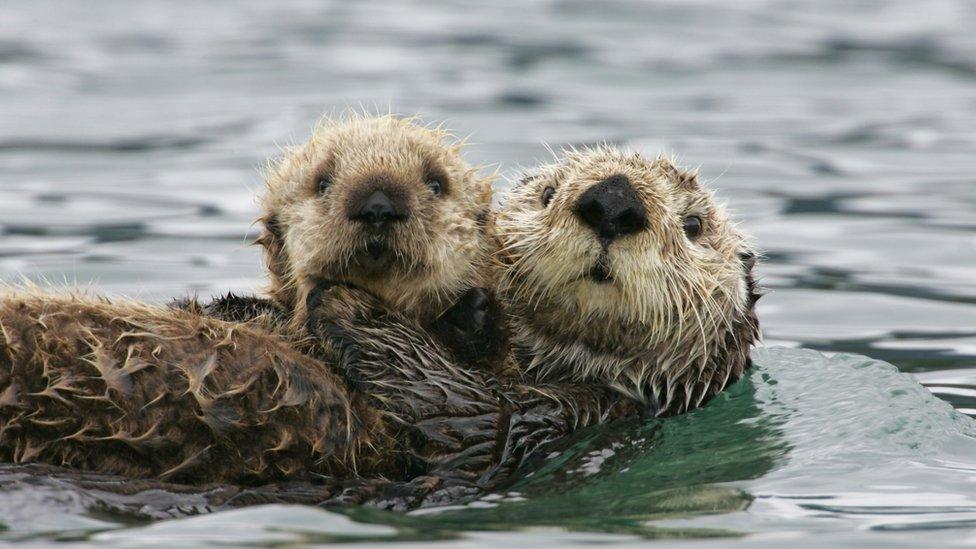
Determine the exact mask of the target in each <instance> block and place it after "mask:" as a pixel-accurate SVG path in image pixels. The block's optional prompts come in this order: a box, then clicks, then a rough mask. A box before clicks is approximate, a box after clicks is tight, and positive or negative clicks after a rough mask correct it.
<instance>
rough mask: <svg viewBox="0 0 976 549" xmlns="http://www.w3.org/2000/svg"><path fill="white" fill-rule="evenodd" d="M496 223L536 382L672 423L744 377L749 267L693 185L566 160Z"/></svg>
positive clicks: (634, 158) (640, 161)
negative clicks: (630, 405)
mask: <svg viewBox="0 0 976 549" xmlns="http://www.w3.org/2000/svg"><path fill="white" fill-rule="evenodd" d="M495 223H496V228H495V230H496V232H497V236H498V238H499V239H500V241H501V250H502V251H501V253H500V257H501V260H502V262H503V263H504V265H505V266H506V271H505V274H504V275H503V280H502V284H501V291H502V294H503V296H504V298H505V300H506V302H507V304H508V306H509V309H510V312H511V313H512V337H513V341H514V343H515V345H516V349H517V351H518V352H519V354H520V355H521V357H522V359H523V362H524V364H525V367H526V368H527V371H528V372H529V373H533V372H534V374H535V376H536V377H537V379H539V380H542V381H545V380H555V379H572V380H576V381H582V382H597V383H605V384H607V385H610V386H613V387H616V388H618V389H620V390H621V391H623V392H625V393H626V394H628V395H631V396H633V397H635V398H637V399H639V400H640V401H641V402H643V403H645V404H646V405H647V406H648V408H649V410H651V411H652V412H653V413H655V414H673V413H678V412H681V411H684V410H687V409H690V408H694V407H696V406H698V405H700V404H701V403H702V402H704V401H705V400H706V399H707V398H709V397H710V396H712V395H714V394H715V393H717V392H718V391H720V390H721V389H722V388H723V387H724V386H725V385H726V383H728V382H729V380H733V379H735V378H737V377H738V376H739V375H740V374H741V373H742V371H743V369H744V368H745V367H746V366H747V365H748V360H749V358H748V352H749V349H750V347H751V345H752V344H753V343H754V342H755V340H756V339H757V338H758V324H757V320H756V317H755V313H754V304H755V301H756V299H757V293H756V291H755V290H756V289H755V285H754V283H753V279H752V268H753V265H754V264H755V258H756V253H755V252H754V251H753V250H752V248H751V247H750V246H749V244H748V243H747V242H746V240H745V239H744V237H743V235H742V234H740V233H739V232H738V231H737V230H736V228H735V227H734V225H733V223H732V222H731V221H730V219H729V217H728V216H727V214H726V213H725V211H724V210H723V208H722V207H721V205H719V204H718V203H717V202H716V201H715V199H714V198H713V196H712V194H711V193H710V192H708V191H707V190H706V189H705V188H703V187H702V186H701V185H700V184H699V183H698V181H697V176H696V174H694V173H690V172H686V171H682V170H680V169H678V168H676V167H675V166H674V165H673V164H672V163H671V162H670V161H669V160H668V159H666V158H664V157H660V158H657V159H656V160H653V161H649V160H646V159H644V158H642V157H641V156H640V155H637V154H625V153H623V152H620V151H618V150H616V149H613V148H609V147H603V148H599V149H595V150H588V151H582V152H580V151H573V152H569V153H567V154H566V155H565V157H564V159H563V160H562V161H561V162H559V163H558V164H554V165H548V166H543V167H541V168H539V169H538V170H537V171H536V172H534V173H532V174H531V175H529V176H528V177H525V178H524V179H522V181H521V182H520V183H517V184H516V185H515V186H514V187H513V188H512V190H511V191H510V193H509V196H508V197H507V199H506V201H505V203H504V205H503V206H502V208H501V210H500V212H499V213H498V215H497V218H496V220H495Z"/></svg>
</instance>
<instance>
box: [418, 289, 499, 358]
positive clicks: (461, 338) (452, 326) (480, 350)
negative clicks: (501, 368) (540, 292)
mask: <svg viewBox="0 0 976 549" xmlns="http://www.w3.org/2000/svg"><path fill="white" fill-rule="evenodd" d="M500 317H501V314H500V311H499V310H498V305H497V304H496V303H495V302H494V299H493V298H492V295H491V294H490V293H489V292H488V291H487V290H485V289H484V288H471V289H470V290H468V291H467V292H465V293H464V294H463V295H462V296H461V298H460V299H458V301H457V302H456V303H455V304H454V305H453V306H452V307H451V308H450V309H448V310H447V311H445V312H444V313H443V314H442V315H441V316H440V317H439V318H438V319H437V320H436V321H435V323H434V331H435V332H436V333H437V335H438V337H439V338H440V340H441V341H442V342H443V343H445V344H447V345H448V346H449V347H450V348H451V349H452V350H453V351H454V352H455V354H457V355H458V357H459V358H461V359H462V360H464V361H465V362H468V363H469V364H476V365H482V364H483V363H485V362H490V361H491V360H493V358H494V355H496V354H498V351H499V348H500V347H501V342H502V341H503V340H504V336H503V333H502V331H501V328H500V326H501V318H500Z"/></svg>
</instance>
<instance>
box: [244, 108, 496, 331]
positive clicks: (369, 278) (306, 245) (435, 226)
mask: <svg viewBox="0 0 976 549" xmlns="http://www.w3.org/2000/svg"><path fill="white" fill-rule="evenodd" d="M461 146H462V144H461V143H459V142H457V141H456V140H455V139H454V138H453V137H452V136H451V135H450V134H449V133H447V132H446V131H444V130H442V129H440V128H433V127H424V126H420V125H418V124H417V123H416V122H415V120H413V119H409V118H397V117H395V116H391V115H387V116H377V117H369V116H359V115H356V114H349V115H347V116H346V117H344V118H341V119H336V120H324V121H323V122H322V123H320V124H319V125H318V126H317V127H316V128H315V130H314V131H313V133H312V136H311V137H310V139H308V141H306V142H305V143H304V144H302V145H299V146H297V147H293V148H289V149H287V150H286V151H285V153H284V155H283V157H282V158H281V159H279V160H277V161H276V162H274V163H272V164H271V166H269V169H268V175H267V187H266V189H265V192H264V195H263V197H262V198H261V206H262V210H263V212H264V215H263V217H262V218H261V222H262V223H263V225H264V228H265V233H264V235H263V236H262V237H261V238H260V239H259V241H258V242H259V244H261V245H262V246H263V247H264V250H265V259H266V261H267V265H268V268H269V271H270V275H271V287H270V288H269V295H270V296H271V297H272V298H273V299H274V300H275V301H277V302H278V303H279V304H280V305H281V306H282V307H283V308H284V309H285V310H287V311H290V312H293V313H294V317H295V321H296V322H297V323H299V324H300V323H302V322H304V320H305V313H306V311H305V301H306V298H307V296H308V294H309V293H310V292H311V291H312V289H313V288H314V287H315V285H316V284H317V283H318V282H319V281H320V280H323V279H325V280H332V281H340V282H345V283H351V284H355V285H356V286H358V287H360V288H363V289H365V290H367V291H369V292H371V293H373V294H374V295H376V296H378V297H380V298H381V299H382V300H383V301H384V302H385V303H387V304H388V306H389V307H390V308H391V309H393V310H396V311H400V312H402V313H403V314H404V315H406V316H407V317H409V318H413V319H417V320H421V321H429V320H432V319H433V318H435V317H436V316H437V315H438V314H440V313H442V312H443V311H444V310H446V309H447V308H448V307H449V306H450V305H451V304H453V303H454V301H455V300H456V299H457V297H458V296H459V295H460V294H461V293H462V292H463V291H464V290H466V289H468V288H472V287H484V288H490V287H493V286H494V280H495V274H494V271H493V270H492V269H491V268H490V260H489V258H490V253H491V249H490V244H491V243H492V242H493V241H492V240H490V239H489V238H488V236H487V228H486V226H485V223H486V222H487V220H488V211H489V209H490V207H491V192H492V191H491V181H492V180H491V178H489V177H482V176H480V175H479V174H478V170H477V169H475V168H473V167H472V166H470V165H468V164H467V163H466V162H465V161H464V160H463V158H462V157H461V155H460V151H461ZM323 181H324V182H325V185H324V186H323V185H320V183H321V182H323ZM431 181H437V182H438V183H439V185H440V190H441V193H440V194H437V193H435V192H434V191H433V190H432V189H431V188H430V186H429V185H428V183H429V182H431ZM323 188H324V190H323ZM377 188H381V189H384V190H385V191H386V192H389V193H390V194H391V195H395V196H396V200H398V201H400V202H401V204H402V205H403V206H404V207H405V208H407V209H409V212H410V217H409V219H407V220H406V221H404V222H401V223H397V224H396V226H395V227H394V228H393V229H392V232H391V233H390V234H389V237H388V244H389V246H390V247H391V249H392V251H391V254H390V255H391V259H390V262H389V264H388V265H385V266H383V267H382V268H379V269H376V268H369V267H364V266H363V265H361V264H359V262H358V261H357V258H358V257H359V256H360V255H361V254H362V253H363V250H364V249H365V247H366V246H367V244H368V240H369V238H371V235H370V234H369V233H368V231H366V230H364V229H363V227H362V226H361V225H360V224H357V223H355V222H353V221H350V219H349V217H348V214H349V212H348V208H349V207H350V204H351V203H354V202H355V201H356V200H357V199H360V198H361V197H362V196H364V195H366V194H368V193H369V192H371V191H373V190H374V189H377Z"/></svg>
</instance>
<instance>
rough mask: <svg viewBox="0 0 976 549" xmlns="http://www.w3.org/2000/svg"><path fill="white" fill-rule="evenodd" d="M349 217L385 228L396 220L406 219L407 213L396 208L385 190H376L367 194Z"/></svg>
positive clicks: (377, 227) (378, 227)
mask: <svg viewBox="0 0 976 549" xmlns="http://www.w3.org/2000/svg"><path fill="white" fill-rule="evenodd" d="M349 218H350V219H352V220H353V221H359V222H361V223H366V224H368V225H371V226H373V227H374V228H376V229H386V228H388V227H389V226H390V225H391V224H393V223H394V222H396V221H403V220H405V219H407V214H406V212H402V211H400V210H398V209H397V207H396V205H395V204H393V201H392V200H390V197H389V196H388V195H387V194H386V193H385V192H383V191H379V190H377V191H373V193H372V194H370V195H369V196H367V197H366V200H364V201H363V202H362V204H360V206H359V207H358V208H355V209H354V210H353V212H352V215H350V216H349Z"/></svg>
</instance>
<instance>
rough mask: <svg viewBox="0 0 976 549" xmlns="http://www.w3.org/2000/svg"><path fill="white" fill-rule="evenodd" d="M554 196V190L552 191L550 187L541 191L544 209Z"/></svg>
mask: <svg viewBox="0 0 976 549" xmlns="http://www.w3.org/2000/svg"><path fill="white" fill-rule="evenodd" d="M555 195H556V189H553V188H552V187H546V189H545V190H544V191H542V207H543V208H545V207H546V206H548V205H549V203H550V202H552V197H553V196H555Z"/></svg>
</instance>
